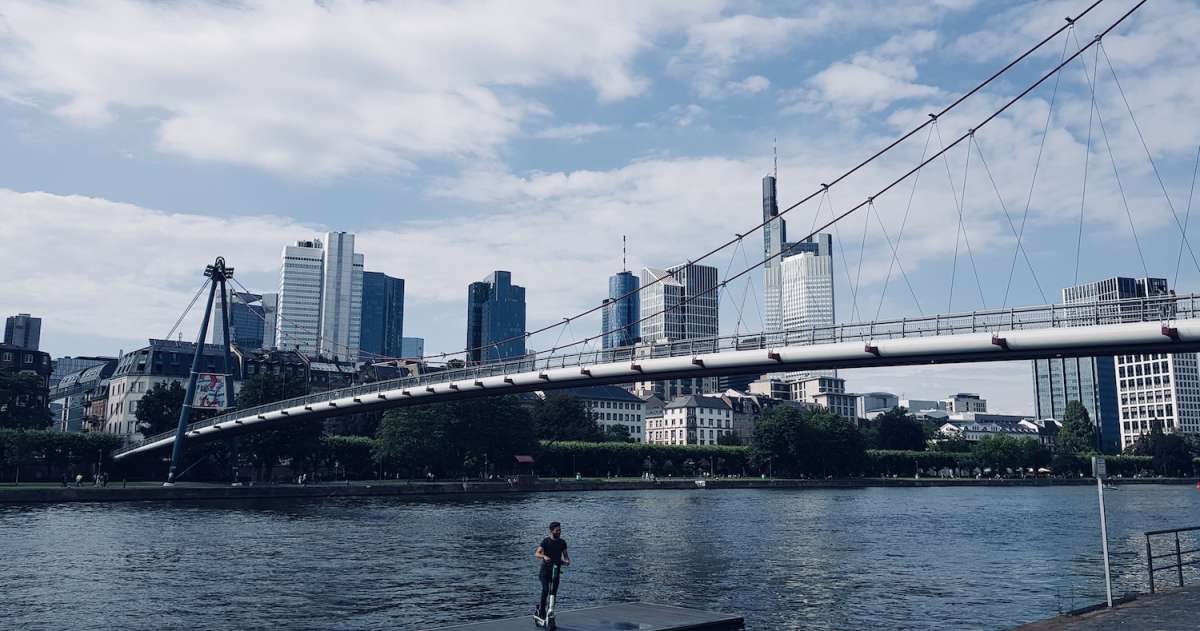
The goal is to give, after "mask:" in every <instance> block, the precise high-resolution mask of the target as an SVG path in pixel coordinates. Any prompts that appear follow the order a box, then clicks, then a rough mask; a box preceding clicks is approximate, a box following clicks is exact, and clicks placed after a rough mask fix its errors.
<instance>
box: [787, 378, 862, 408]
mask: <svg viewBox="0 0 1200 631" xmlns="http://www.w3.org/2000/svg"><path fill="white" fill-rule="evenodd" d="M789 385H790V386H791V391H792V394H791V400H792V401H801V402H804V403H811V404H814V405H817V406H820V407H823V408H825V409H827V410H829V411H830V412H832V413H834V414H837V415H838V416H841V417H844V418H848V419H854V418H857V414H858V395H856V394H851V393H848V392H846V380H845V379H842V378H841V377H830V376H829V375H812V376H809V377H806V378H803V379H800V380H797V381H792V382H790V383H789Z"/></svg>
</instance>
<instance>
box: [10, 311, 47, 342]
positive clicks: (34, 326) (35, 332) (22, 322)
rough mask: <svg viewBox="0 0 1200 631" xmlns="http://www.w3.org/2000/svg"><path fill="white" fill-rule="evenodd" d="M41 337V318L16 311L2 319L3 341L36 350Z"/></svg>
mask: <svg viewBox="0 0 1200 631" xmlns="http://www.w3.org/2000/svg"><path fill="white" fill-rule="evenodd" d="M41 339H42V319H41V318H35V317H32V316H30V315H29V314H28V313H18V314H17V315H15V316H8V317H7V318H5V320H4V343H5V344H11V345H13V346H18V347H20V348H24V349H27V350H31V351H36V350H38V345H39V344H41Z"/></svg>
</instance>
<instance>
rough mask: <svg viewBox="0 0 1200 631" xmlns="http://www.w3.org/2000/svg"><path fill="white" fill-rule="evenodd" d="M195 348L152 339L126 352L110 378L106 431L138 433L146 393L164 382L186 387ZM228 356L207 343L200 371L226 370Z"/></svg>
mask: <svg viewBox="0 0 1200 631" xmlns="http://www.w3.org/2000/svg"><path fill="white" fill-rule="evenodd" d="M195 352H196V344H195V343H193V342H179V341H172V340H155V339H152V340H150V341H149V344H148V345H147V346H145V347H143V348H140V349H137V350H135V351H130V352H128V353H125V355H124V356H122V357H121V359H120V361H118V362H117V367H116V369H115V370H114V371H113V373H112V376H111V377H109V378H108V397H107V399H106V403H107V405H108V410H107V412H106V414H105V415H104V416H105V420H104V426H103V431H106V432H109V433H113V434H119V435H121V436H123V437H124V438H125V440H127V441H129V440H133V439H134V438H135V437H137V436H138V435H139V434H138V429H137V406H138V403H139V402H140V401H141V400H142V397H144V396H146V393H147V392H149V391H150V390H151V389H153V388H154V386H155V385H157V384H160V383H161V384H170V383H178V384H179V385H180V386H182V387H184V388H186V387H187V380H188V375H189V373H190V372H191V368H192V358H193V356H194V355H195ZM224 356H225V352H224V349H223V347H222V346H221V345H219V344H205V345H204V350H203V351H202V353H201V355H200V365H199V368H200V372H202V373H213V374H223V373H224V372H225V371H224ZM234 357H235V355H231V356H230V361H234V362H235V365H234V366H231V367H230V369H231V370H232V371H233V372H234V373H235V377H236V373H237V366H236V361H235V360H234ZM232 385H234V386H236V385H237V382H236V381H235V382H234V383H233V384H232Z"/></svg>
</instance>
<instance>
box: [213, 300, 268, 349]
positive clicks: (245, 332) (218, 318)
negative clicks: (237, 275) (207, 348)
mask: <svg viewBox="0 0 1200 631" xmlns="http://www.w3.org/2000/svg"><path fill="white" fill-rule="evenodd" d="M227 301H228V302H229V343H230V344H236V345H237V346H238V347H239V348H242V349H245V350H255V349H259V348H262V347H263V331H264V330H265V325H264V324H263V321H264V320H265V318H266V316H265V315H264V314H263V305H262V296H261V295H260V294H252V293H249V292H242V291H234V292H230V294H229V296H228V298H227ZM213 302H214V304H213V317H212V324H211V325H210V326H211V329H210V330H211V333H209V335H210V337H209V340H210V341H212V343H213V344H224V342H225V337H224V335H225V330H224V329H225V327H224V321H225V320H224V317H223V311H222V310H221V299H220V297H218V298H216V299H215V300H214V301H213Z"/></svg>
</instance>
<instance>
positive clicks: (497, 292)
mask: <svg viewBox="0 0 1200 631" xmlns="http://www.w3.org/2000/svg"><path fill="white" fill-rule="evenodd" d="M523 355H525V288H524V287H521V286H520V285H514V284H512V274H511V273H509V272H505V271H499V270H498V271H495V272H492V273H491V274H490V275H489V276H488V277H487V278H484V279H483V280H481V281H479V282H475V283H471V284H470V285H469V286H468V287H467V358H468V359H469V360H471V361H476V362H478V361H491V360H496V359H507V358H512V357H521V356H523Z"/></svg>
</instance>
